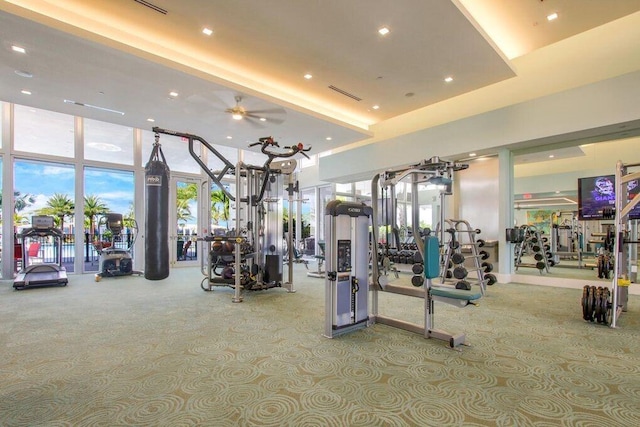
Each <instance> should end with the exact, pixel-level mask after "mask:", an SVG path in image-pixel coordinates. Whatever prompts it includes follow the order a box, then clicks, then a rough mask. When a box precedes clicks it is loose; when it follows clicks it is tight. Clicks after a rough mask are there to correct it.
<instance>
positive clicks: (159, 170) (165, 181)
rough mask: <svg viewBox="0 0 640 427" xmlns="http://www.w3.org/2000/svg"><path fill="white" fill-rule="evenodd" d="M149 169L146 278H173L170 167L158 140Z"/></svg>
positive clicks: (147, 175) (146, 201) (146, 173)
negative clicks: (170, 260)
mask: <svg viewBox="0 0 640 427" xmlns="http://www.w3.org/2000/svg"><path fill="white" fill-rule="evenodd" d="M157 139H158V137H157V136H156V142H155V144H153V150H152V151H151V156H150V157H149V162H147V164H146V166H145V169H144V172H145V192H146V197H145V216H146V221H145V243H144V249H145V250H144V256H145V258H144V259H145V268H144V277H145V279H147V280H162V279H166V278H167V277H169V166H168V165H167V161H166V160H165V158H164V154H163V153H162V148H161V146H160V144H159V143H158V142H157Z"/></svg>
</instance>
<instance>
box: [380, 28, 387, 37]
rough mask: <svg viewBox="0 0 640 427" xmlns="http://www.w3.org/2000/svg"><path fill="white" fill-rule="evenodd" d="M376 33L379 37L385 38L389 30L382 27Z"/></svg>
mask: <svg viewBox="0 0 640 427" xmlns="http://www.w3.org/2000/svg"><path fill="white" fill-rule="evenodd" d="M378 33H380V35H381V36H386V35H387V34H389V28H387V27H382V28H380V29H379V30H378Z"/></svg>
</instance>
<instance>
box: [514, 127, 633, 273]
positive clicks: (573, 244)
mask: <svg viewBox="0 0 640 427" xmlns="http://www.w3.org/2000/svg"><path fill="white" fill-rule="evenodd" d="M639 144H640V138H637V137H636V138H628V139H618V140H614V141H607V142H599V143H592V144H584V145H578V146H573V147H564V148H559V149H553V148H550V149H548V150H546V151H538V152H535V153H531V152H526V153H518V152H514V222H515V224H514V228H516V229H519V234H520V237H519V239H517V240H522V241H521V242H518V243H516V244H515V245H513V246H514V247H515V248H514V259H515V260H516V265H515V273H516V274H533V275H543V276H545V275H547V276H549V277H562V278H574V279H584V280H594V281H598V280H601V281H607V280H608V279H607V276H609V275H608V274H607V273H609V271H607V269H611V268H613V265H612V258H613V250H614V247H613V237H614V236H615V227H614V222H615V220H614V219H612V218H607V215H604V217H603V215H602V206H605V205H607V204H608V203H610V201H611V200H614V199H615V195H614V194H613V188H614V187H615V185H614V181H615V180H614V177H613V175H614V174H615V169H616V163H617V162H618V161H619V160H620V161H622V162H623V163H624V164H635V163H640V150H638V148H637V147H638V146H639ZM635 229H636V227H633V230H635ZM514 237H515V236H514ZM634 237H635V240H636V241H637V240H638V238H637V237H638V236H634ZM632 252H633V253H636V251H635V248H634V250H633V251H632ZM609 254H611V255H612V257H611V260H610V259H609V258H608V256H609ZM636 258H637V257H636ZM633 261H635V264H637V259H636V260H633Z"/></svg>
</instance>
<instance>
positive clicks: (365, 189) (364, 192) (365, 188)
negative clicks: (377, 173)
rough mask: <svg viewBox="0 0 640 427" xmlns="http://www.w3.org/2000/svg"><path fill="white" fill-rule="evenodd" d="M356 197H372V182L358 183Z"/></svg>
mask: <svg viewBox="0 0 640 427" xmlns="http://www.w3.org/2000/svg"><path fill="white" fill-rule="evenodd" d="M356 195H358V196H369V197H370V196H371V181H358V182H356Z"/></svg>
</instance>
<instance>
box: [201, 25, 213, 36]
mask: <svg viewBox="0 0 640 427" xmlns="http://www.w3.org/2000/svg"><path fill="white" fill-rule="evenodd" d="M202 34H204V35H205V36H210V35H211V34H213V30H212V29H211V28H207V27H204V28H203V29H202Z"/></svg>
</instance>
